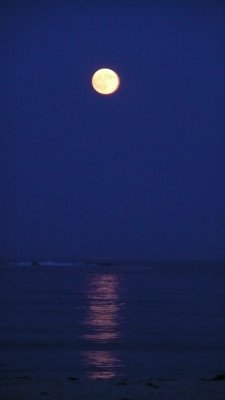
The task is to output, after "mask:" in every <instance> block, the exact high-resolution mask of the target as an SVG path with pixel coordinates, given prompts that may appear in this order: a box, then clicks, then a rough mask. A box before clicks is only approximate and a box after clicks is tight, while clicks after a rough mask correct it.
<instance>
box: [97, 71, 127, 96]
mask: <svg viewBox="0 0 225 400" xmlns="http://www.w3.org/2000/svg"><path fill="white" fill-rule="evenodd" d="M119 85H120V78H119V76H118V75H117V73H116V72H115V71H113V70H112V69H109V68H101V69H98V70H97V71H96V72H95V73H94V75H93V76H92V86H93V88H94V89H95V90H96V92H98V93H101V94H111V93H114V92H115V91H116V90H117V89H118V88H119Z"/></svg>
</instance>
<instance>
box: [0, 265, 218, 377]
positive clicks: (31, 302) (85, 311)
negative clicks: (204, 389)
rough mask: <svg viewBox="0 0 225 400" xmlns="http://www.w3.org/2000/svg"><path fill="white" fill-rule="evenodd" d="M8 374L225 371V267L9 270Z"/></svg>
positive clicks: (1, 330)
mask: <svg viewBox="0 0 225 400" xmlns="http://www.w3.org/2000/svg"><path fill="white" fill-rule="evenodd" d="M0 275H1V293H0V300H1V319H0V351H1V358H0V373H1V375H12V374H13V375H15V374H17V375H21V374H22V375H26V374H30V375H31V374H32V375H42V374H46V373H47V374H50V375H51V374H52V375H57V374H64V375H67V376H69V375H74V376H83V375H85V376H87V377H90V378H114V377H120V376H126V377H129V376H136V377H143V376H144V377H149V376H151V377H177V376H197V377H200V376H207V375H212V374H216V373H221V372H224V371H225V317H224V315H225V314H224V310H225V265H222V264H213V263H211V264H197V263H196V264H179V265H178V264H177V265H174V264H170V265H129V264H128V265H121V266H119V265H118V266H110V265H108V266H104V265H101V266H96V265H95V266H90V265H89V266H88V265H83V266H76V265H75V266H54V265H51V266H12V265H11V266H9V265H7V266H1V268H0Z"/></svg>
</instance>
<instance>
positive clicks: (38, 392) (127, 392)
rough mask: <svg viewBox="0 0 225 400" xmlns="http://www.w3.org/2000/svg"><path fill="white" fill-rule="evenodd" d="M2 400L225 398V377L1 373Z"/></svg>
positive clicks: (185, 399)
mask: <svg viewBox="0 0 225 400" xmlns="http://www.w3.org/2000/svg"><path fill="white" fill-rule="evenodd" d="M0 381H1V387H0V398H1V399H2V400H38V399H49V400H53V399H54V400H62V399H63V400H75V399H77V400H78V399H79V400H89V399H93V400H100V399H108V400H135V399H137V400H147V399H149V400H150V399H156V400H157V399H160V400H164V399H165V400H178V399H179V400H180V399H183V400H224V399H225V379H224V376H223V378H222V379H215V377H213V378H199V379H166V378H158V379H150V378H149V379H146V380H141V379H139V380H135V379H132V380H129V379H121V380H119V379H112V380H93V381H91V380H85V379H83V380H82V379H79V377H75V376H70V377H62V378H57V379H55V378H47V377H46V378H32V376H22V375H21V376H14V377H12V376H11V377H7V376H5V377H1V378H0Z"/></svg>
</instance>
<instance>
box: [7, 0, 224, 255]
mask: <svg viewBox="0 0 225 400" xmlns="http://www.w3.org/2000/svg"><path fill="white" fill-rule="evenodd" d="M224 15H225V2H223V1H217V0H214V1H197V0H196V1H173V0H171V1H114V2H113V1H94V0H93V1H69V0H64V1H15V2H14V1H10V0H9V1H1V6H0V46H1V49H0V52H1V61H0V74H1V75H0V76H1V89H0V101H1V122H0V124H1V125H0V135H1V147H0V166H1V175H0V185H1V198H0V207H1V208H0V219H1V228H0V230H1V231H0V255H1V258H16V257H18V258H34V259H39V258H54V259H56V258H76V257H78V258H80V257H86V258H87V257H114V258H121V257H122V258H141V259H143V258H148V259H160V260H161V259H206V260H213V259H224V257H225V150H224V149H225V111H224V109H225V107H224V106H225V17H224ZM101 67H109V68H112V69H114V70H115V71H117V72H118V74H119V75H120V78H121V87H120V89H119V91H118V92H116V93H115V94H113V95H111V96H102V95H99V94H97V93H96V92H94V90H93V89H92V87H91V77H92V74H93V73H94V72H95V70H96V69H98V68H101Z"/></svg>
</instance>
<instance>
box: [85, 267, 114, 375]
mask: <svg viewBox="0 0 225 400" xmlns="http://www.w3.org/2000/svg"><path fill="white" fill-rule="evenodd" d="M87 299H88V309H87V314H86V318H85V321H84V324H85V326H86V332H85V334H84V338H85V340H87V341H88V342H90V343H92V344H93V347H94V349H91V350H88V351H85V352H84V353H83V356H84V363H85V364H86V366H87V367H88V370H91V372H90V377H91V378H92V379H97V378H113V377H115V376H116V369H117V367H118V366H119V365H120V364H121V361H120V359H119V357H118V355H117V354H115V352H113V351H111V350H110V349H109V347H110V346H109V344H110V343H113V342H114V341H117V340H118V339H119V337H120V330H119V328H120V327H119V319H120V318H119V312H120V306H119V278H118V276H117V275H115V274H103V275H100V276H99V275H94V276H93V275H92V276H89V280H88V284H87ZM96 346H97V347H98V350H96Z"/></svg>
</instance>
